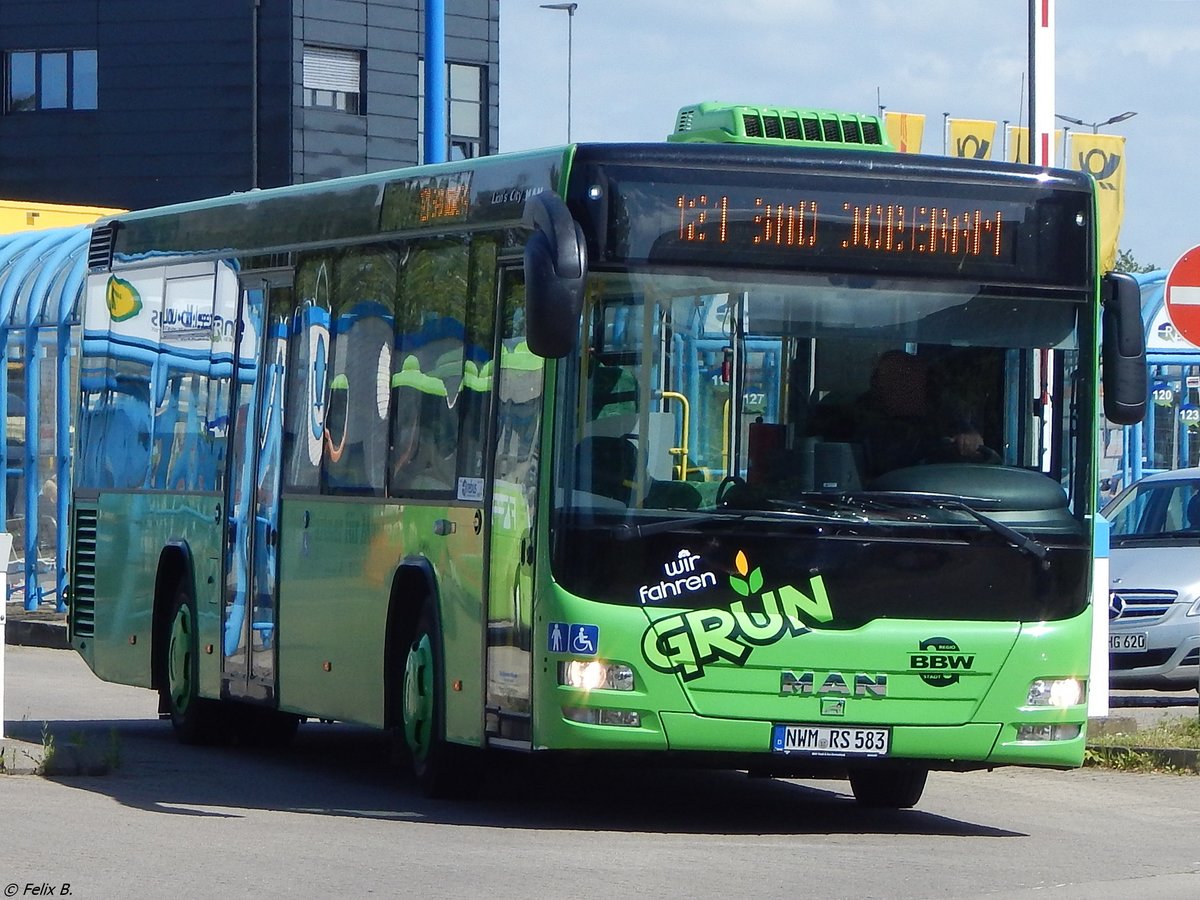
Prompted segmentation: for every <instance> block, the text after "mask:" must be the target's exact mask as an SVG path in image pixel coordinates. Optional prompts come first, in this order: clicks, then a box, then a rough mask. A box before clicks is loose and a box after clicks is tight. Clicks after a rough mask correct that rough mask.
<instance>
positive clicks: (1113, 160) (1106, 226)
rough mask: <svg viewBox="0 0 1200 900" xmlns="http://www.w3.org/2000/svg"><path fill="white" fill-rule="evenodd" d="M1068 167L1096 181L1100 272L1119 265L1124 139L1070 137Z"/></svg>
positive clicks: (1104, 135)
mask: <svg viewBox="0 0 1200 900" xmlns="http://www.w3.org/2000/svg"><path fill="white" fill-rule="evenodd" d="M1067 166H1068V168H1071V169H1075V170H1076V171H1078V172H1086V173H1087V174H1089V175H1091V176H1092V177H1093V178H1095V179H1096V188H1097V190H1096V205H1097V206H1098V207H1099V209H1100V271H1102V272H1107V271H1109V270H1111V269H1112V268H1113V267H1114V266H1115V265H1116V264H1117V241H1118V239H1119V237H1120V234H1121V220H1122V219H1123V218H1124V216H1125V138H1123V137H1121V136H1120V135H1119V134H1087V133H1086V132H1085V133H1081V134H1076V133H1074V132H1072V134H1071V155H1070V158H1069V159H1068V160H1067Z"/></svg>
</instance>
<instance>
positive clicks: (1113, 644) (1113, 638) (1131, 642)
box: [1108, 631, 1146, 653]
mask: <svg viewBox="0 0 1200 900" xmlns="http://www.w3.org/2000/svg"><path fill="white" fill-rule="evenodd" d="M1108 649H1109V650H1112V651H1114V652H1116V653H1127V652H1129V651H1131V650H1145V649H1146V632H1144V631H1130V632H1122V633H1121V634H1110V635H1109V636H1108Z"/></svg>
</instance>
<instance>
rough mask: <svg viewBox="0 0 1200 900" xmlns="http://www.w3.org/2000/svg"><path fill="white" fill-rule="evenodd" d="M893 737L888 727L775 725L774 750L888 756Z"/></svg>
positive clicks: (829, 754)
mask: <svg viewBox="0 0 1200 900" xmlns="http://www.w3.org/2000/svg"><path fill="white" fill-rule="evenodd" d="M891 736H892V735H891V730H890V729H888V728H863V727H853V726H833V725H776V726H775V728H774V730H773V732H772V734H771V750H772V752H774V753H799V754H803V755H807V756H887V754H888V746H889V744H890V743H891Z"/></svg>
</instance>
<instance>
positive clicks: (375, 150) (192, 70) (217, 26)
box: [0, 0, 500, 209]
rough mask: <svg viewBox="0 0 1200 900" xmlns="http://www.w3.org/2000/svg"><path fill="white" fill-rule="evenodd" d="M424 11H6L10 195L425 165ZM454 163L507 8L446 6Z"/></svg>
mask: <svg viewBox="0 0 1200 900" xmlns="http://www.w3.org/2000/svg"><path fill="white" fill-rule="evenodd" d="M423 7H424V2H423V0H204V2H202V3H198V2H195V0H120V2H115V0H0V56H2V61H3V65H2V67H0V78H2V89H3V90H2V98H3V115H0V197H3V198H9V199H18V200H38V201H43V202H48V203H71V204H85V205H97V206H110V207H120V208H125V209H139V208H144V207H148V206H159V205H162V204H166V203H175V202H180V201H185V200H194V199H198V198H202V197H212V196H218V195H221V194H226V193H229V192H231V191H244V190H250V189H252V188H256V187H263V188H265V187H274V186H278V185H283V184H292V183H299V182H306V181H317V180H321V179H325V178H333V177H337V176H341V175H351V174H358V173H362V172H373V171H379V170H382V169H389V168H395V167H398V166H404V165H411V164H413V163H416V162H418V161H419V157H420V153H421V150H420V146H421V142H420V132H421V127H420V125H421V100H422V98H421V91H422V84H423V78H422V71H421V70H422V59H421V56H422V50H423V40H424V35H423V30H422V29H423V12H424V9H423ZM445 7H446V19H445V28H446V61H447V94H448V114H447V116H446V121H447V123H448V126H449V131H450V133H449V135H448V140H449V147H450V151H449V154H450V157H451V158H454V157H458V156H478V155H483V154H487V153H490V152H494V150H495V148H496V144H497V141H498V125H497V123H498V111H497V100H498V96H499V89H498V85H499V52H500V51H499V38H500V30H499V15H500V4H499V0H445Z"/></svg>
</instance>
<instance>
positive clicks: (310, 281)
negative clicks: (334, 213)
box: [283, 254, 333, 492]
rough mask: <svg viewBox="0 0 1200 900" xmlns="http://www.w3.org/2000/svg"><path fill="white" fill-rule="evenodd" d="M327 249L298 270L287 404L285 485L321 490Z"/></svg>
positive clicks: (286, 487) (326, 356) (305, 260)
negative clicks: (325, 253) (325, 252)
mask: <svg viewBox="0 0 1200 900" xmlns="http://www.w3.org/2000/svg"><path fill="white" fill-rule="evenodd" d="M332 265H333V259H332V258H331V257H330V256H328V255H324V254H323V255H319V256H307V257H303V258H302V259H301V260H300V263H299V266H298V267H297V270H296V284H295V297H296V311H295V313H294V314H293V316H292V326H291V330H290V334H289V337H288V356H289V359H288V365H287V389H286V390H287V396H286V398H285V400H284V404H283V488H284V490H290V491H309V492H315V491H318V490H320V486H321V458H322V456H323V455H324V449H325V412H326V409H327V408H328V402H327V399H328V398H327V397H326V393H327V383H328V381H329V376H328V371H329V349H330V348H329V336H330V314H329V305H330V287H329V279H330V269H331V268H332Z"/></svg>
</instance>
